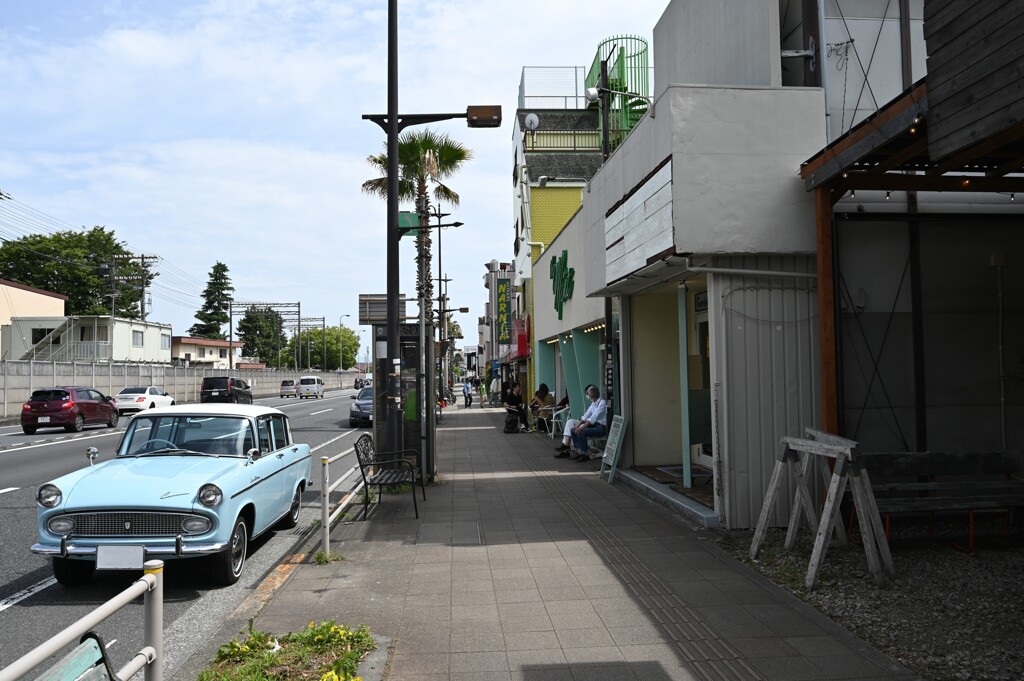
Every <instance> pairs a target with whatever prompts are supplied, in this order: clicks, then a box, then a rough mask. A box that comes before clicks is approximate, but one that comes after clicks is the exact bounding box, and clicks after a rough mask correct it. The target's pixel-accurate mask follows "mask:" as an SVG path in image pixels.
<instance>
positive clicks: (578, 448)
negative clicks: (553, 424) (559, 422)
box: [555, 385, 608, 461]
mask: <svg viewBox="0 0 1024 681" xmlns="http://www.w3.org/2000/svg"><path fill="white" fill-rule="evenodd" d="M587 397H589V398H590V406H589V407H588V408H587V411H586V412H584V414H583V416H581V417H580V418H579V419H569V420H568V421H567V422H566V424H565V431H564V432H563V434H562V444H561V446H560V447H558V448H557V451H558V453H557V454H555V458H556V459H563V458H565V457H569V456H571V457H572V458H573V459H574V460H576V461H589V460H590V454H588V453H587V438H588V437H600V436H602V435H604V434H605V433H606V432H607V428H606V427H605V420H606V418H607V412H608V403H607V402H605V400H604V398H602V397H601V391H600V390H598V389H597V386H596V385H590V386H587ZM570 442H571V443H572V447H570V446H569V443H570ZM573 452H574V453H573Z"/></svg>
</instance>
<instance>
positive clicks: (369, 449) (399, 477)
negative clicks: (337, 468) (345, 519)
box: [354, 433, 427, 520]
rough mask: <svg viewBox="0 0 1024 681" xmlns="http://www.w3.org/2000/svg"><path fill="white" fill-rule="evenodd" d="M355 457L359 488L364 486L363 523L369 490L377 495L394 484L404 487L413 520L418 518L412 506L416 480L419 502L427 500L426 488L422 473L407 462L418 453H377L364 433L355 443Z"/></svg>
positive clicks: (410, 462) (368, 501) (415, 509)
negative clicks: (410, 502)
mask: <svg viewBox="0 0 1024 681" xmlns="http://www.w3.org/2000/svg"><path fill="white" fill-rule="evenodd" d="M354 448H355V450H356V458H358V459H359V474H360V475H361V476H363V485H364V486H365V487H366V491H365V496H364V497H363V520H366V515H367V513H369V511H370V487H376V488H377V494H378V496H379V495H380V491H381V488H383V487H392V486H394V485H404V484H408V485H409V487H410V491H411V492H412V507H413V510H414V511H415V512H416V517H417V518H419V517H420V510H419V508H418V507H417V505H416V478H417V476H418V477H419V479H420V491H421V492H422V494H423V501H426V500H427V488H426V484H425V483H424V481H423V477H424V476H423V471H421V470H420V468H419V466H417V465H415V464H414V463H413V462H412V461H410V460H409V458H408V456H410V455H411V456H412V458H413V459H414V460H416V459H418V457H419V452H418V451H416V450H415V449H401V450H398V451H396V452H378V451H377V450H376V448H375V447H374V445H373V438H372V437H371V436H370V435H369V434H366V433H364V434H363V435H360V436H359V439H358V440H356V444H355V447H354Z"/></svg>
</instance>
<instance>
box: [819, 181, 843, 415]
mask: <svg viewBox="0 0 1024 681" xmlns="http://www.w3.org/2000/svg"><path fill="white" fill-rule="evenodd" d="M836 194H839V192H836ZM832 204H833V201H832V196H831V194H830V191H829V188H828V187H827V186H824V187H818V188H817V189H815V190H814V212H815V227H816V231H817V250H818V345H819V354H820V356H821V429H822V430H824V431H826V432H829V433H838V432H839V406H838V405H839V392H838V385H839V382H838V363H837V361H836V310H835V306H836V296H835V291H836V287H835V272H834V271H833V269H834V268H833V266H832V258H833V246H834V244H833V243H832Z"/></svg>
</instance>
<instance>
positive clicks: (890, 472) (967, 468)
mask: <svg viewBox="0 0 1024 681" xmlns="http://www.w3.org/2000/svg"><path fill="white" fill-rule="evenodd" d="M859 459H860V462H861V464H862V465H863V466H864V468H865V470H867V472H868V474H869V475H870V476H871V489H872V490H873V492H874V495H875V500H876V503H877V505H878V512H879V514H881V516H882V517H883V518H884V520H885V533H886V537H887V538H888V536H889V535H890V530H891V522H892V516H893V515H895V514H897V513H901V514H914V513H916V514H928V515H929V517H931V516H932V515H933V514H934V513H936V512H966V513H967V516H968V545H967V547H966V550H967V551H968V552H971V551H973V550H974V514H975V512H976V511H986V510H1002V511H1004V512H1005V513H1006V514H1007V524H1008V523H1009V519H1010V513H1011V512H1012V510H1013V509H1014V508H1015V507H1018V506H1024V477H1022V476H1021V473H1022V471H1024V455H1022V454H1021V453H1020V452H980V453H979V452H972V453H949V452H890V453H862V454H859Z"/></svg>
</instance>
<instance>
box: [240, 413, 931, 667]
mask: <svg viewBox="0 0 1024 681" xmlns="http://www.w3.org/2000/svg"><path fill="white" fill-rule="evenodd" d="M504 416H505V414H504V410H501V409H480V408H472V409H463V408H462V407H458V408H449V409H447V410H446V412H445V416H444V421H443V422H442V424H441V427H440V428H438V451H439V454H438V471H439V476H440V481H439V484H438V485H437V486H434V487H428V488H427V501H426V503H421V504H420V519H419V520H415V519H414V517H413V511H412V502H411V500H410V499H409V497H408V495H407V494H406V495H386V496H385V497H384V498H383V500H382V503H381V504H380V505H379V506H378V507H377V509H376V511H375V512H374V513H371V514H370V518H369V520H368V521H366V522H362V521H358V522H353V523H350V524H340V525H338V526H336V527H335V528H334V529H333V531H332V533H331V540H332V545H331V550H332V552H340V553H342V554H343V555H344V556H345V558H346V560H344V561H342V562H336V563H331V564H329V565H324V566H317V565H313V564H303V565H301V566H300V567H299V568H298V569H296V570H295V572H294V573H293V576H292V577H291V579H290V580H289V581H288V582H287V584H286V585H285V586H284V587H283V588H282V589H281V590H280V591H279V592H278V593H277V594H276V595H275V596H274V598H273V599H272V600H271V601H270V602H269V603H268V604H267V605H266V607H264V608H263V609H262V611H261V612H260V613H259V615H258V616H257V619H256V628H257V629H260V630H263V631H270V632H275V633H284V632H288V631H296V630H298V629H301V628H302V627H304V626H306V625H307V624H308V623H309V622H310V621H311V620H316V621H320V620H321V619H328V618H335V619H337V620H338V621H339V622H344V623H346V624H350V625H357V624H366V625H368V626H369V627H370V629H371V631H373V632H374V633H375V634H379V635H382V636H386V637H389V638H390V639H391V645H392V646H393V650H392V653H391V660H390V664H389V668H388V671H387V675H386V676H385V678H386V679H389V680H392V681H413V680H417V681H419V680H423V681H426V680H428V679H429V680H435V679H436V680H440V679H460V680H461V679H465V680H469V679H487V680H491V679H502V680H512V679H538V680H539V679H544V680H549V679H550V680H559V681H560V680H563V679H579V680H582V679H586V680H588V681H589V680H595V681H600V680H602V679H609V680H611V679H614V680H616V681H621V680H628V679H643V680H652V681H667V680H669V679H672V680H690V679H693V680H701V681H705V680H706V681H711V680H715V681H732V680H746V679H766V680H774V679H779V680H787V681H788V680H794V681H795V680H799V679H852V680H867V679H900V680H904V679H913V678H915V677H914V676H913V675H912V674H911V673H909V672H908V671H907V670H906V669H904V668H903V667H901V666H900V665H899V664H897V663H896V662H894V661H893V660H891V659H890V658H888V657H886V656H885V655H883V654H881V653H879V652H878V651H876V650H874V649H873V648H872V647H871V646H869V645H867V644H866V643H864V642H863V641H861V640H860V639H857V638H856V637H854V636H852V635H851V634H849V633H847V632H846V631H845V630H844V629H842V628H841V627H839V626H838V625H836V624H835V623H833V622H832V621H831V620H829V619H827V618H825V617H824V616H822V615H821V614H819V613H818V612H817V611H815V610H814V609H812V608H810V607H809V606H807V605H805V604H804V603H802V602H800V601H799V600H797V599H796V598H794V597H793V596H792V595H791V594H789V593H788V592H786V591H784V590H783V589H780V588H779V587H777V586H775V585H774V584H772V583H771V582H770V581H768V580H766V579H765V578H763V577H762V576H760V575H758V574H756V573H754V572H753V571H751V570H749V569H748V568H747V567H746V566H745V565H743V564H742V563H739V562H738V561H736V560H734V559H732V558H731V557H729V556H727V555H726V554H725V553H723V552H722V551H720V550H719V549H718V548H717V547H716V546H714V544H713V543H712V541H711V539H712V535H710V534H705V533H703V532H699V531H697V530H695V529H693V528H692V527H691V526H690V525H689V524H687V523H686V522H685V521H683V520H682V519H680V518H679V517H678V516H676V515H674V514H673V513H672V512H670V511H668V510H666V509H664V508H662V507H660V506H657V505H654V504H652V503H650V502H649V501H647V500H645V499H643V498H642V497H640V496H639V495H637V494H636V493H635V492H633V491H631V490H629V489H627V488H624V487H623V486H621V485H617V484H616V485H608V484H607V483H606V482H604V481H603V480H599V479H598V476H597V473H596V471H597V466H598V464H597V461H593V462H590V463H578V462H575V461H569V460H566V459H555V458H554V457H553V454H554V451H553V447H554V443H553V441H552V440H550V439H549V438H547V437H544V436H539V435H536V434H526V433H518V434H514V435H504V434H502V432H501V431H502V428H501V427H502V424H503V422H504Z"/></svg>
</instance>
